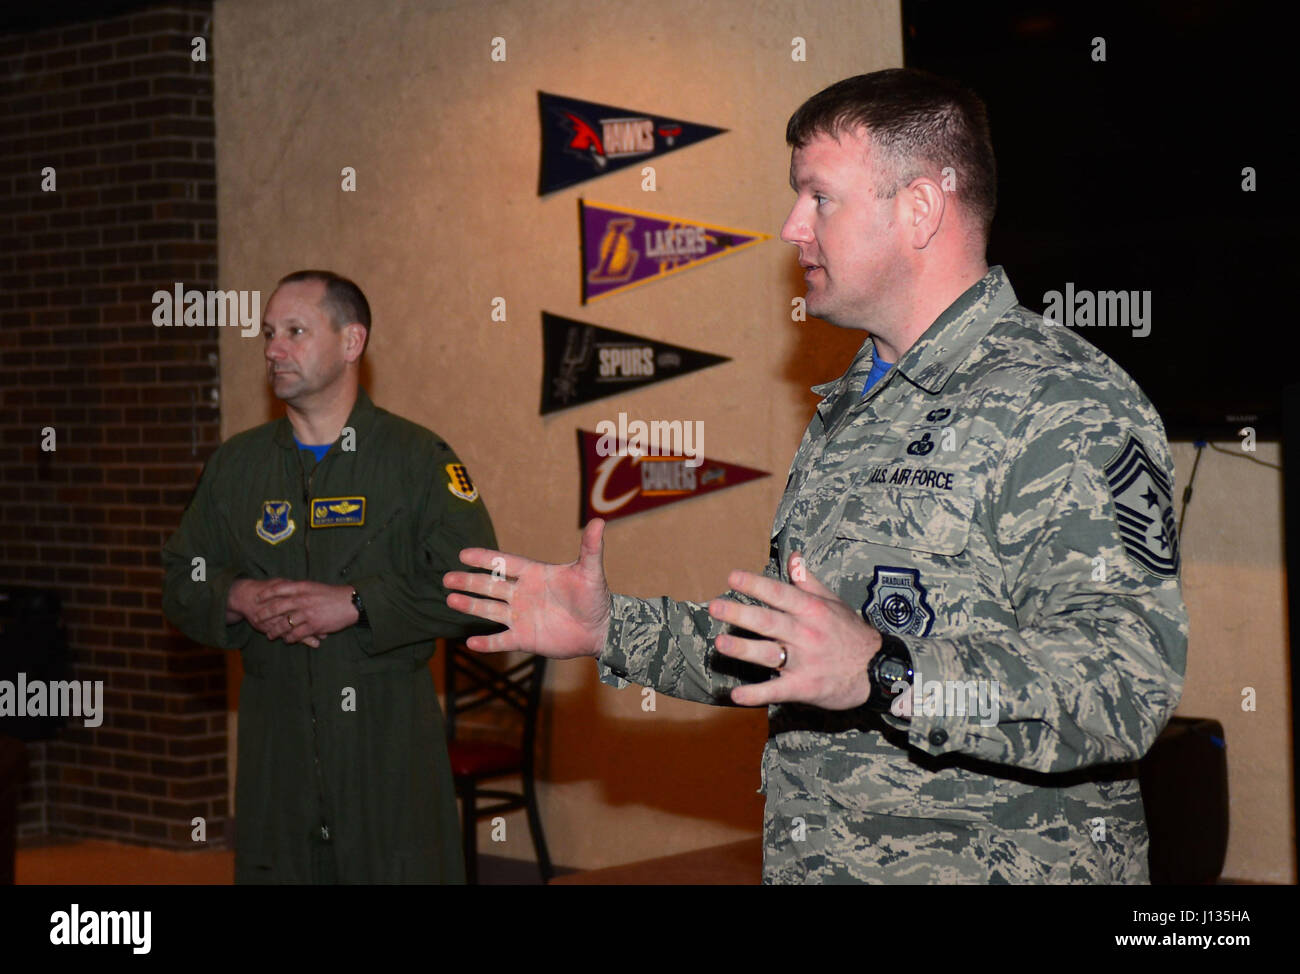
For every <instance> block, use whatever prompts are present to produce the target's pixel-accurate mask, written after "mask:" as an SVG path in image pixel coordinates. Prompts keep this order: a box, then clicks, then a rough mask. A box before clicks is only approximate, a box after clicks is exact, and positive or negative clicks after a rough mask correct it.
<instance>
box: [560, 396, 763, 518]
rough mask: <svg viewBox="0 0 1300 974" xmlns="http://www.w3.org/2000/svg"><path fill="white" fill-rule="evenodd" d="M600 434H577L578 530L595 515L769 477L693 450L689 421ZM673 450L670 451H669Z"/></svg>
mask: <svg viewBox="0 0 1300 974" xmlns="http://www.w3.org/2000/svg"><path fill="white" fill-rule="evenodd" d="M600 426H603V427H606V429H605V431H604V432H601V433H588V432H587V431H586V430H582V429H580V430H578V459H579V462H580V463H581V465H582V498H581V502H580V505H579V513H578V526H579V527H582V526H583V525H584V524H586V523H587V522H588V521H590V520H591V519H592V518H593V517H602V518H605V520H607V521H609V520H613V519H614V518H619V517H627V516H628V515H629V514H636V513H638V512H640V511H648V510H650V509H651V508H653V507H662V506H664V505H665V504H674V503H676V502H677V501H684V500H689V499H690V498H692V497H699V496H700V495H701V494H710V493H713V492H714V491H718V490H726V489H727V488H728V487H735V486H737V485H739V484H744V483H748V482H749V481H751V480H758V479H759V478H761V477H767V476H769V474H768V473H767V471H765V470H755V469H754V468H753V467H742V466H741V465H740V464H738V463H727V462H725V461H723V460H710V459H706V458H705V457H704V456H703V454H702V452H696V451H694V450H693V449H692V441H694V442H695V443H696V444H698V443H699V440H700V439H702V437H699V436H695V437H692V435H691V426H692V424H691V423H690V421H689V420H682V421H678V420H674V421H671V422H660V421H653V422H645V421H642V420H632V421H631V422H628V421H627V417H626V414H624V413H620V414H619V420H618V423H617V424H615V423H614V422H613V421H612V420H610V421H606V422H602V423H601V424H600ZM670 449H671V450H673V452H672V453H668V452H667V451H668V450H670Z"/></svg>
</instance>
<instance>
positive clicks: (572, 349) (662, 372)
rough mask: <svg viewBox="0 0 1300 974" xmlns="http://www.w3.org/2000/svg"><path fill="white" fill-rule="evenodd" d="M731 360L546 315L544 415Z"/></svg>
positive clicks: (543, 335)
mask: <svg viewBox="0 0 1300 974" xmlns="http://www.w3.org/2000/svg"><path fill="white" fill-rule="evenodd" d="M729 361H731V360H730V359H729V358H727V356H725V355H714V354H713V353H711V352H697V351H696V350H695V349H692V348H685V347H684V346H681V345H673V344H670V343H669V342H660V341H656V340H654V339H653V338H644V337H642V336H640V335H633V334H631V333H629V332H625V331H615V330H614V329H613V328H602V327H601V326H600V325H589V324H587V323H586V322H583V321H574V320H573V319H572V318H564V317H561V316H560V315H553V314H551V313H550V312H548V311H543V312H542V363H543V364H542V415H543V416H545V415H546V414H547V413H553V412H555V411H556V410H559V409H567V408H569V407H570V406H577V405H580V404H581V403H584V402H591V401H592V400H593V399H603V398H604V397H605V396H613V395H616V394H617V393H620V392H627V391H628V390H629V389H639V388H640V387H641V386H648V385H651V384H652V383H655V382H663V381H664V380H665V379H672V378H675V377H676V376H679V375H686V374H687V373H689V372H697V371H699V370H700V369H707V368H708V367H709V366H711V365H718V364H720V363H722V362H729Z"/></svg>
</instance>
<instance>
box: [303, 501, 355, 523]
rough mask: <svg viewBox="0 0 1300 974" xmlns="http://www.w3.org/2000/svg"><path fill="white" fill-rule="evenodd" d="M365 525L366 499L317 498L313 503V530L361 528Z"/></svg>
mask: <svg viewBox="0 0 1300 974" xmlns="http://www.w3.org/2000/svg"><path fill="white" fill-rule="evenodd" d="M365 523H366V499H365V498H364V497H317V498H316V499H315V500H313V501H312V502H311V526H312V527H313V528H339V527H358V528H359V527H361V526H362V525H364V524H365Z"/></svg>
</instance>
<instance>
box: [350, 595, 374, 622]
mask: <svg viewBox="0 0 1300 974" xmlns="http://www.w3.org/2000/svg"><path fill="white" fill-rule="evenodd" d="M352 607H353V608H354V609H356V610H357V621H356V623H355V624H356V625H358V626H361V627H362V628H363V629H369V628H370V620H369V619H368V618H367V617H366V607H365V606H364V605H362V604H361V593H359V592H358V591H357V590H356V589H353V590H352Z"/></svg>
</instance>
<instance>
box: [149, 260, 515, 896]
mask: <svg viewBox="0 0 1300 974" xmlns="http://www.w3.org/2000/svg"><path fill="white" fill-rule="evenodd" d="M262 334H263V337H264V338H265V341H266V352H265V355H266V365H267V374H268V378H269V379H270V382H271V386H272V388H273V390H274V392H275V395H276V396H277V397H279V398H280V399H282V400H284V402H285V405H286V412H287V416H286V417H285V418H283V419H280V420H278V421H276V422H271V423H266V424H264V425H262V426H258V427H256V428H255V429H251V430H248V431H247V432H244V433H240V434H239V435H237V436H233V437H231V438H230V439H229V440H228V441H227V442H226V443H225V444H223V445H222V447H221V448H220V449H219V450H217V452H216V453H215V454H213V456H212V457H211V459H209V460H208V463H207V466H206V467H205V469H204V471H203V476H202V478H201V479H200V481H199V486H198V489H197V490H196V491H195V494H194V498H193V500H192V501H191V502H190V506H189V508H188V509H187V510H186V512H185V514H184V516H183V517H182V519H181V524H180V529H179V530H178V531H177V532H176V534H175V535H174V536H173V537H172V538H171V539H170V540H169V541H168V542H167V545H166V546H165V547H164V549H163V565H164V568H165V570H166V577H165V581H164V589H163V608H164V610H165V611H166V613H167V617H168V618H169V619H171V621H172V622H173V623H175V624H176V626H177V627H179V628H180V629H181V630H182V631H183V632H184V633H185V634H186V635H188V636H189V637H190V638H192V639H194V640H196V641H197V642H200V643H203V644H204V645H208V646H221V647H224V648H227V649H238V650H241V651H242V653H243V661H244V682H243V685H242V687H241V689H240V700H239V765H238V769H237V777H238V783H237V790H236V861H235V879H236V882H241V883H330V882H364V883H393V882H420V883H435V882H463V881H464V866H463V863H462V860H461V852H460V829H459V826H458V823H457V816H456V798H455V793H454V791H453V785H452V778H451V770H450V766H449V764H448V760H447V747H446V743H445V737H444V733H443V727H442V715H441V712H440V711H439V708H438V698H437V696H436V695H435V693H434V687H433V681H432V678H431V676H430V674H429V671H428V660H429V657H430V655H431V654H432V652H433V642H432V640H433V639H434V638H435V637H437V636H459V635H463V634H464V633H466V632H470V631H474V630H476V629H480V628H481V625H480V624H479V623H478V622H477V620H474V619H472V618H470V617H467V616H464V615H461V614H460V613H458V612H455V611H453V610H451V609H449V608H448V607H447V606H446V604H445V601H444V597H443V596H444V593H443V589H442V586H441V583H440V576H441V574H442V572H444V571H446V570H447V568H449V567H451V566H452V565H454V564H455V553H456V552H457V551H458V550H459V549H460V548H462V547H463V546H465V545H466V544H488V545H491V544H495V543H496V542H495V536H494V534H493V532H492V523H491V521H490V520H489V519H488V515H487V511H486V510H485V509H484V507H483V502H482V501H481V500H480V499H479V496H478V491H477V489H475V487H474V485H473V483H472V482H471V480H470V479H469V475H468V473H467V472H466V471H465V468H464V466H462V465H461V463H460V461H459V459H457V457H456V454H455V453H453V452H452V450H451V448H450V447H449V446H448V445H447V444H446V443H445V442H443V441H442V440H441V439H440V438H439V437H438V436H437V435H436V434H434V433H432V432H430V431H429V430H427V429H425V428H424V427H421V426H417V425H416V424H415V423H412V422H408V421H407V420H405V419H402V418H401V417H398V416H394V415H393V414H392V413H389V412H387V411H385V410H383V409H380V408H378V407H376V406H375V405H374V404H373V403H372V402H371V401H370V397H369V396H367V395H366V392H365V390H364V389H361V388H360V386H359V385H358V373H359V370H360V361H361V355H362V353H363V351H364V350H365V346H366V343H367V341H368V338H369V335H370V307H369V304H368V302H367V301H366V298H365V295H364V294H362V292H361V290H360V289H359V288H358V287H357V286H356V285H355V284H353V283H352V282H351V281H349V280H347V279H346V278H342V277H339V276H338V275H337V274H333V273H330V272H328V271H299V272H297V273H295V274H290V275H289V276H287V277H285V278H284V279H283V280H281V281H280V284H279V286H278V287H277V288H276V290H275V293H274V294H273V295H272V296H271V299H270V301H268V302H267V305H266V314H265V317H264V319H263V326H262Z"/></svg>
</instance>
